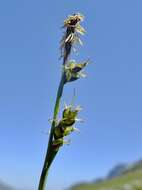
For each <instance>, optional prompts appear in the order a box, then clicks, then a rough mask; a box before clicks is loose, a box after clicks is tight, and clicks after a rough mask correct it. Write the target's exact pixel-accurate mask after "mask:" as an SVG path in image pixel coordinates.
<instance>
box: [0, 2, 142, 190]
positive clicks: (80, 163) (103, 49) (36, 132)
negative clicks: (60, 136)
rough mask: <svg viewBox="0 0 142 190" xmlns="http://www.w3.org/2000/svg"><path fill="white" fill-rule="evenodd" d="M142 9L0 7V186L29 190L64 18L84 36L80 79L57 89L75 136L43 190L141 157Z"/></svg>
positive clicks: (39, 157) (56, 73) (41, 150)
mask: <svg viewBox="0 0 142 190" xmlns="http://www.w3.org/2000/svg"><path fill="white" fill-rule="evenodd" d="M141 7H142V1H141V0H107V1H106V0H83V1H82V0H78V1H76V0H72V1H67V0H60V1H55V0H52V1H50V0H41V1H38V0H4V1H0V150H1V154H0V180H2V181H5V182H6V183H8V184H11V185H12V186H14V187H17V189H18V190H36V189H37V185H38V180H39V176H40V173H41V168H42V165H43V160H44V155H45V150H46V146H47V141H48V135H46V134H45V133H44V131H45V132H46V131H48V130H49V128H50V124H49V122H48V119H49V118H52V112H53V106H54V102H55V97H56V89H57V86H58V83H59V79H60V70H61V61H59V57H60V51H59V41H60V39H61V36H62V34H63V30H62V29H61V26H62V23H63V20H64V19H65V18H66V16H67V15H69V14H72V13H75V12H81V13H83V14H84V15H85V17H86V19H85V21H84V23H83V25H84V27H85V28H86V30H87V34H86V36H84V37H82V40H83V42H84V46H83V47H81V48H79V55H78V56H74V55H73V56H72V58H76V59H77V60H78V61H82V60H84V59H88V58H90V59H91V61H92V64H90V65H89V66H88V68H87V69H86V72H87V74H88V76H87V78H86V79H81V80H79V81H76V82H74V83H72V84H70V85H68V86H66V87H65V91H64V98H63V101H66V102H67V103H70V101H71V99H72V95H73V89H74V87H75V89H76V96H77V97H76V103H78V104H80V105H82V107H83V108H84V109H83V111H82V113H80V117H82V118H83V119H84V120H85V123H83V124H79V125H78V127H79V128H80V133H79V134H77V133H75V134H73V135H72V136H71V137H70V138H71V140H72V142H71V145H70V146H64V147H63V148H62V149H61V151H60V153H59V154H58V156H57V157H56V159H55V161H54V163H53V165H52V168H51V171H50V175H49V178H48V188H47V189H48V190H63V189H64V187H67V186H69V185H71V184H74V183H76V182H79V181H84V180H89V181H91V180H93V179H95V178H97V177H100V176H104V175H105V174H106V173H107V171H108V170H109V169H110V168H111V167H112V166H114V165H115V164H117V163H119V162H131V161H134V160H137V159H139V158H141V157H142V151H141V147H142V137H141V134H142V87H141V83H142V53H141V50H142V25H141V18H142V11H141Z"/></svg>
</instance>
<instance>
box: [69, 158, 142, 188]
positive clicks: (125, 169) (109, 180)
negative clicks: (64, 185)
mask: <svg viewBox="0 0 142 190" xmlns="http://www.w3.org/2000/svg"><path fill="white" fill-rule="evenodd" d="M69 190H142V160H139V161H137V162H135V163H133V164H118V165H117V166H115V167H114V168H113V169H112V170H111V171H110V172H109V173H108V175H107V176H106V178H104V179H102V178H101V179H98V180H95V182H92V183H80V184H77V185H74V186H72V187H71V188H69Z"/></svg>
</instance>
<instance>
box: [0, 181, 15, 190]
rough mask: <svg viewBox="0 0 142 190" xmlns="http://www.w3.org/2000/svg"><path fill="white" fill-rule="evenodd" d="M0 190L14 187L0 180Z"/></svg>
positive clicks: (8, 189) (9, 189) (11, 189)
mask: <svg viewBox="0 0 142 190" xmlns="http://www.w3.org/2000/svg"><path fill="white" fill-rule="evenodd" d="M0 190H15V189H13V188H12V187H10V186H9V185H6V184H5V183H3V182H1V181H0Z"/></svg>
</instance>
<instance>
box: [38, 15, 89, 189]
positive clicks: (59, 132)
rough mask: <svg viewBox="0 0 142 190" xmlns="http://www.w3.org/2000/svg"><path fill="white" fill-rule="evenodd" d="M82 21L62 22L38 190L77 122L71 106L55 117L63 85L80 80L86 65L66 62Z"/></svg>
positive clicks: (74, 17)
mask: <svg viewBox="0 0 142 190" xmlns="http://www.w3.org/2000/svg"><path fill="white" fill-rule="evenodd" d="M82 20H83V16H82V15H81V14H74V15H71V16H69V17H68V18H67V19H66V20H65V21H64V26H63V27H64V28H66V32H65V34H64V36H63V38H62V40H61V57H63V69H62V76H61V80H60V84H59V87H58V91H57V98H56V103H55V107H54V114H53V121H52V125H51V131H50V136H49V142H48V147H47V152H46V157H45V161H44V165H43V169H42V173H41V177H40V181H39V187H38V190H45V189H46V179H47V176H48V172H49V168H50V166H51V164H52V162H53V160H54V158H55V156H56V154H57V153H58V151H59V149H60V147H61V146H62V145H63V144H65V141H64V137H65V136H67V135H69V134H70V133H71V132H73V131H74V130H75V128H74V127H73V125H74V123H75V121H76V120H77V118H76V117H77V114H78V112H79V111H80V109H79V107H77V108H73V107H72V106H71V105H70V106H66V107H65V109H64V110H63V114H62V119H61V120H59V121H58V118H57V117H58V113H59V109H60V101H61V97H62V94H63V89H64V85H65V84H66V83H67V82H72V81H74V80H77V79H78V78H80V77H81V76H82V73H81V70H82V69H83V68H84V67H85V66H86V64H87V62H84V63H81V64H76V62H75V61H68V59H69V56H70V53H71V50H72V48H73V45H74V44H75V43H80V44H81V40H80V38H79V33H80V34H83V33H84V32H85V31H84V29H83V28H82V27H81V26H80V21H82Z"/></svg>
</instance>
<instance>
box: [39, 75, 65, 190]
mask: <svg viewBox="0 0 142 190" xmlns="http://www.w3.org/2000/svg"><path fill="white" fill-rule="evenodd" d="M64 80H65V73H64V72H63V73H62V77H61V81H60V84H59V87H58V92H57V98H56V103H55V107H54V116H53V122H52V126H51V131H50V136H49V142H48V147H47V152H46V156H45V161H44V165H43V169H42V173H41V177H40V181H39V187H38V190H45V188H46V180H47V176H48V171H49V168H50V165H51V163H52V162H53V160H54V158H55V156H56V154H57V152H58V150H59V148H57V149H54V148H53V145H52V141H53V131H54V127H55V126H56V120H57V116H58V112H59V107H60V101H61V97H62V93H63V88H64Z"/></svg>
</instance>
